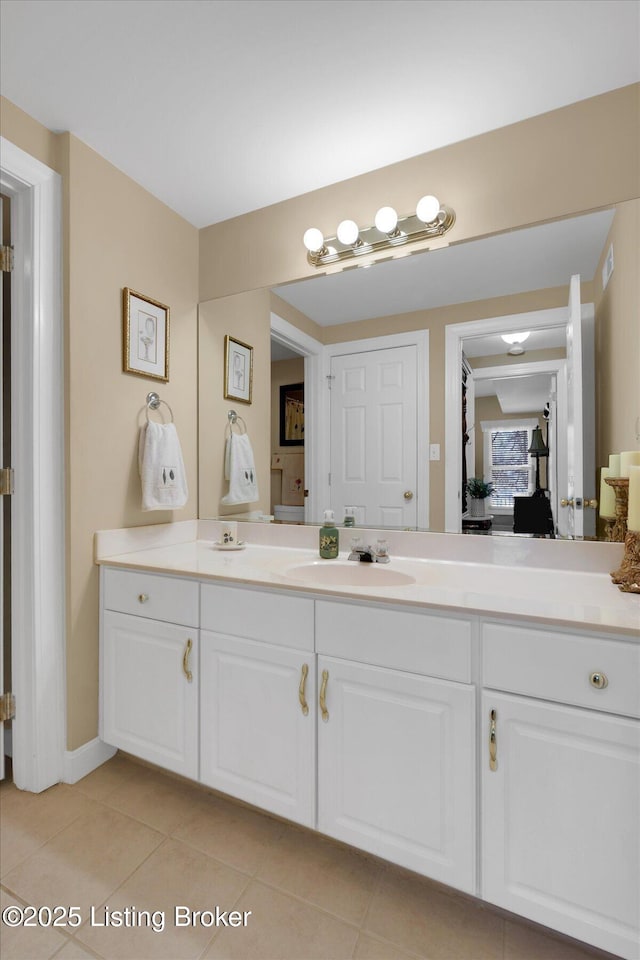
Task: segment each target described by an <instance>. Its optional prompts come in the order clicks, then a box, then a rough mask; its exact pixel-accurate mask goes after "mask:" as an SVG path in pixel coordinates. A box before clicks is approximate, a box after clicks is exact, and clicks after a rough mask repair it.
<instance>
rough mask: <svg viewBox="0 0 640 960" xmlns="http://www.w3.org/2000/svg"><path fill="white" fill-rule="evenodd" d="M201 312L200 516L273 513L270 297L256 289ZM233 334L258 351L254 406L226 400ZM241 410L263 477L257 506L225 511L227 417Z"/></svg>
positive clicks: (202, 307)
mask: <svg viewBox="0 0 640 960" xmlns="http://www.w3.org/2000/svg"><path fill="white" fill-rule="evenodd" d="M199 313H200V348H199V381H200V427H199V430H200V464H199V467H200V516H201V517H218V516H220V515H228V514H232V513H242V512H247V511H253V510H260V511H262V512H263V513H268V512H269V504H270V498H271V491H270V488H269V477H270V472H271V455H270V454H271V450H270V445H271V409H270V403H269V400H270V397H271V387H270V381H271V329H270V320H269V317H270V296H269V292H268V291H267V290H256V291H253V292H251V293H246V294H242V295H240V296H236V297H223V298H222V299H221V300H211V301H209V302H208V303H201V304H200V308H199ZM227 334H229V335H230V336H232V337H235V338H236V339H237V340H241V341H242V342H243V343H248V344H249V345H250V346H252V347H253V403H251V404H246V403H241V402H239V401H238V400H225V398H224V390H223V372H224V338H225V335H227ZM229 410H235V411H236V412H237V413H238V414H239V415H240V416H241V417H242V418H243V419H244V421H245V423H246V425H247V431H248V433H249V437H250V439H251V446H252V448H253V455H254V458H255V465H256V471H257V474H258V492H259V494H260V500H259V501H258V502H257V503H250V504H246V505H245V504H243V505H236V506H234V507H222V506H221V505H220V498H221V497H222V496H223V495H224V494H225V493H226V492H227V490H228V483H227V482H226V480H225V479H224V443H225V427H226V424H227V423H228V419H227V413H228V411H229Z"/></svg>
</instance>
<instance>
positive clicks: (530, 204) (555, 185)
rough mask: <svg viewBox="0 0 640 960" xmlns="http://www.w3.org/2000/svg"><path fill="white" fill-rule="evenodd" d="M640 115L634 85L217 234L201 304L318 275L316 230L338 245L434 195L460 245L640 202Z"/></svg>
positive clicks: (209, 248)
mask: <svg viewBox="0 0 640 960" xmlns="http://www.w3.org/2000/svg"><path fill="white" fill-rule="evenodd" d="M639 115H640V84H634V85H631V86H628V87H622V88H620V89H619V90H614V91H612V92H610V93H606V94H603V95H601V96H598V97H593V98H591V99H589V100H583V101H580V102H579V103H574V104H571V105H570V106H568V107H563V108H562V109H560V110H554V111H551V112H550V113H545V114H542V115H540V116H538V117H533V118H531V119H529V120H524V121H522V122H521V123H516V124H511V125H510V126H507V127H502V128H501V129H499V130H494V131H492V132H490V133H486V134H483V135H481V136H478V137H473V138H471V139H469V140H464V141H462V142H461V143H455V144H452V145H451V146H447V147H443V148H442V149H440V150H434V151H432V152H431V153H426V154H422V155H421V156H418V157H414V158H412V159H410V160H404V161H402V162H401V163H396V164H392V165H391V166H387V167H382V168H380V169H378V170H374V171H373V172H371V173H367V174H364V175H363V176H359V177H355V178H353V179H351V180H345V181H342V182H341V183H336V184H332V185H331V186H328V187H324V188H323V189H321V190H314V191H312V192H311V193H306V194H304V195H303V196H299V197H294V198H293V199H291V200H286V201H284V202H282V203H277V204H274V205H272V206H269V207H265V208H264V209H262V210H257V211H254V212H253V213H249V214H246V215H244V216H242V217H236V218H235V219H232V220H227V221H225V222H224V223H218V224H215V225H213V226H211V227H207V228H206V229H204V230H202V231H201V243H200V299H201V300H209V299H211V298H213V297H221V296H226V295H228V294H232V293H239V292H241V291H245V290H254V289H256V288H258V287H269V286H273V285H275V284H278V283H286V282H288V281H290V280H294V279H299V278H300V277H306V276H317V274H318V271H317V270H316V269H315V268H313V267H311V266H310V265H309V264H308V262H307V259H306V251H305V250H304V247H303V245H302V235H303V233H304V231H305V230H306V229H307V227H309V226H312V225H313V226H317V227H319V228H320V229H321V230H322V231H323V233H324V234H325V235H326V236H331V235H335V229H336V226H337V224H338V222H339V221H340V220H342V219H343V218H344V217H345V216H347V215H348V216H349V217H352V218H353V219H354V220H355V221H356V222H357V223H359V224H362V225H364V224H368V223H371V222H372V220H373V215H374V213H375V211H376V210H377V208H378V207H379V206H381V205H382V204H383V203H388V204H391V205H392V206H393V207H395V208H396V210H398V211H399V212H400V213H401V214H403V215H404V214H406V213H409V212H410V211H411V210H413V209H415V204H416V202H417V200H418V199H419V197H421V196H422V195H423V194H425V193H434V194H435V195H436V196H437V197H439V198H440V200H441V201H442V202H443V203H446V204H448V205H449V206H451V207H453V208H454V210H455V212H456V217H457V219H456V223H455V225H454V227H453V228H452V230H451V231H450V233H449V234H448V235H447V236H448V239H449V240H450V242H452V243H453V242H459V241H461V240H468V239H470V238H472V237H480V236H483V235H486V234H490V233H495V232H499V231H504V230H510V229H512V228H514V227H518V226H523V225H527V224H531V223H537V222H541V221H544V220H549V219H553V218H555V217H563V216H568V215H571V214H576V213H580V212H583V211H585V210H591V209H593V208H595V207H600V206H608V205H610V204H612V203H616V202H618V201H621V200H629V199H632V198H634V197H637V196H639V195H640V190H639V189H638V184H639V181H640V154H639V151H640V138H639V137H638V117H639ZM372 159H373V160H374V161H375V158H372ZM240 251H241V252H242V253H241V255H239V252H240Z"/></svg>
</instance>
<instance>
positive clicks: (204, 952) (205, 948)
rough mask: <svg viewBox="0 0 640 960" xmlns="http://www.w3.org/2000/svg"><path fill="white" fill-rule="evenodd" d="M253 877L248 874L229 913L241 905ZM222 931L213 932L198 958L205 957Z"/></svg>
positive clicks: (199, 959) (198, 959)
mask: <svg viewBox="0 0 640 960" xmlns="http://www.w3.org/2000/svg"><path fill="white" fill-rule="evenodd" d="M253 879H254V878H253V877H252V876H248V875H247V882H246V883H245V885H244V886H243V888H242V890H241V891H240V892H239V893H238V896H237V897H236V898H235V900H234V901H233V904H232V906H231V909H230V910H229V911H228V912H229V913H231V912H232V911H233V910H235V908H236V907H237V906H238V905H239V903H240V901H241V900H242V898H243V896H244V895H245V893H246V891H247V889H248V887H249V884H250V883H251V881H252V880H253ZM220 932H221V929H217V930H215V931H214V933H212V935H211V939H210V940H208V941H207V943H206V944H205V946H204V949H203V950H202V952H201V953H199V954H198V957H197V960H202V958H203V957H204V955H205V954H206V953H207V951H208V950H209V948H210V947H211V945H212V944H213V941H214V940H215V939H216V937H217V936H218V934H219V933H220Z"/></svg>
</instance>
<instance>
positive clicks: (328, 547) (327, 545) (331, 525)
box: [320, 510, 339, 560]
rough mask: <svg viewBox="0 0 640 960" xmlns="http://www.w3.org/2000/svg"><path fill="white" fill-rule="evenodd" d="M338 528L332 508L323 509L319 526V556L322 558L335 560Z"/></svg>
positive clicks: (337, 546) (337, 545)
mask: <svg viewBox="0 0 640 960" xmlns="http://www.w3.org/2000/svg"><path fill="white" fill-rule="evenodd" d="M338 536H339V535H338V528H337V527H336V521H335V517H334V514H333V510H325V512H324V523H323V524H322V526H321V527H320V556H321V557H322V558H323V560H336V559H337V556H338V548H339V544H338Z"/></svg>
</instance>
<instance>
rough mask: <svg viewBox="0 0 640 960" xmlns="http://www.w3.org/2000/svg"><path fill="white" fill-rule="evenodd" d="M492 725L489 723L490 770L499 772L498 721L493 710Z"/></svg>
mask: <svg viewBox="0 0 640 960" xmlns="http://www.w3.org/2000/svg"><path fill="white" fill-rule="evenodd" d="M489 717H490V723H489V769H490V770H497V769H498V741H497V739H496V721H497V713H496V711H495V710H492V711H491V713H490V714H489Z"/></svg>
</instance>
